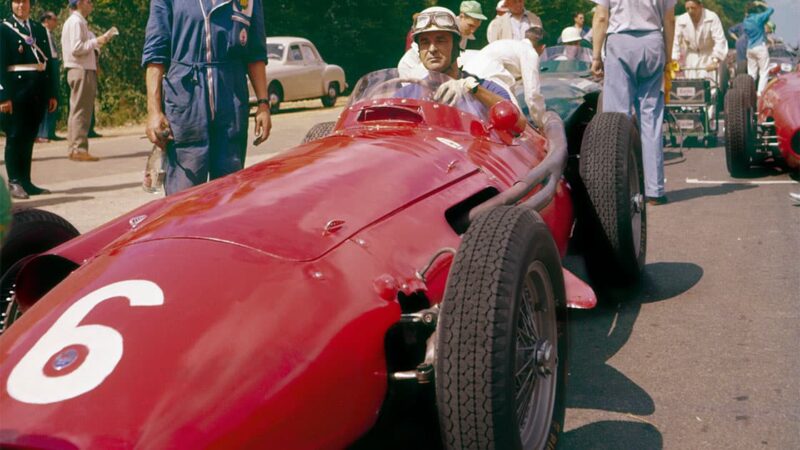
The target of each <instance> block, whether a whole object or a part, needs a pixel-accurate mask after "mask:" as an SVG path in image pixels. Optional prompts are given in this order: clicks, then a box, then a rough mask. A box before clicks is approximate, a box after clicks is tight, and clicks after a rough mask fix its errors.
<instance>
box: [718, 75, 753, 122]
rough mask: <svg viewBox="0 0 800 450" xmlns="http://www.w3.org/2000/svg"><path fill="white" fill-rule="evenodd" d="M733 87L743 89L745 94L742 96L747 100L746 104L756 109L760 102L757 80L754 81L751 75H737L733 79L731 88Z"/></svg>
mask: <svg viewBox="0 0 800 450" xmlns="http://www.w3.org/2000/svg"><path fill="white" fill-rule="evenodd" d="M733 89H738V90H740V91H743V92H744V96H743V97H742V98H743V99H744V100H745V101H746V105H748V106H750V107H752V108H753V109H754V110H755V109H756V106H757V102H758V95H757V93H756V82H755V81H753V78H752V77H751V76H750V75H747V74H744V75H737V76H736V78H734V79H733V86H732V87H731V90H733ZM726 118H727V117H726Z"/></svg>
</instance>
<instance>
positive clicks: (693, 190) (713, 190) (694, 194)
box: [667, 183, 758, 203]
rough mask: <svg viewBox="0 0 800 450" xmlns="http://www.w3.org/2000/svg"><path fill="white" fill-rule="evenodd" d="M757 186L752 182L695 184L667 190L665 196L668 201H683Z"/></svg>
mask: <svg viewBox="0 0 800 450" xmlns="http://www.w3.org/2000/svg"><path fill="white" fill-rule="evenodd" d="M757 187H758V186H756V185H754V184H745V183H742V184H736V183H726V184H717V185H711V186H708V185H707V186H697V187H689V188H683V189H677V190H674V191H669V192H667V198H669V201H670V203H677V202H685V201H687V200H692V199H695V198H700V197H710V196H717V195H727V194H730V193H732V192H737V191H744V190H747V189H755V188H757Z"/></svg>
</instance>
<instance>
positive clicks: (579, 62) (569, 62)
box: [539, 45, 592, 73]
mask: <svg viewBox="0 0 800 450" xmlns="http://www.w3.org/2000/svg"><path fill="white" fill-rule="evenodd" d="M539 61H541V64H540V69H541V71H542V73H548V72H585V71H587V70H589V69H590V68H591V66H592V51H591V49H588V48H585V47H580V46H577V45H556V46H554V47H547V48H546V49H545V50H544V53H542V56H541V57H540V58H539Z"/></svg>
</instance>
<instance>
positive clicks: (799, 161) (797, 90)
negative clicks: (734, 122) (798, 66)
mask: <svg viewBox="0 0 800 450" xmlns="http://www.w3.org/2000/svg"><path fill="white" fill-rule="evenodd" d="M758 120H759V122H760V123H764V122H770V121H774V122H775V130H776V132H777V136H778V148H779V149H780V154H781V156H782V157H783V159H784V160H785V161H786V163H787V164H788V165H789V167H791V168H793V169H795V170H797V169H800V149H797V148H792V139H793V138H794V136H795V135H796V134H797V133H798V132H800V72H791V73H786V74H782V75H780V76H778V77H777V78H776V79H775V80H773V81H771V82H770V84H769V85H767V87H766V89H764V93H763V94H762V95H761V99H760V100H759V102H758ZM798 141H800V139H798ZM795 145H797V144H795Z"/></svg>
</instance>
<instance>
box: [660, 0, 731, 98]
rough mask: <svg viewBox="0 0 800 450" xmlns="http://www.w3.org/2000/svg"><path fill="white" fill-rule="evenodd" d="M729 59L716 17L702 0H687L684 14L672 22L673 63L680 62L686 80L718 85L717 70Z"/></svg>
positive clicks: (720, 26) (726, 43) (722, 33)
mask: <svg viewBox="0 0 800 450" xmlns="http://www.w3.org/2000/svg"><path fill="white" fill-rule="evenodd" d="M727 55H728V41H727V40H726V39H725V31H723V29H722V22H721V21H720V20H719V16H718V15H717V14H716V13H714V12H713V11H710V10H708V9H707V8H704V7H703V0H686V12H685V13H684V14H681V15H679V16H678V17H676V18H675V39H674V41H673V44H672V59H673V60H674V61H681V67H682V68H688V69H699V70H685V71H684V77H685V78H707V79H709V80H711V81H714V82H716V81H717V68H718V67H719V63H720V61H722V60H723V59H725V57H727Z"/></svg>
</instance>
